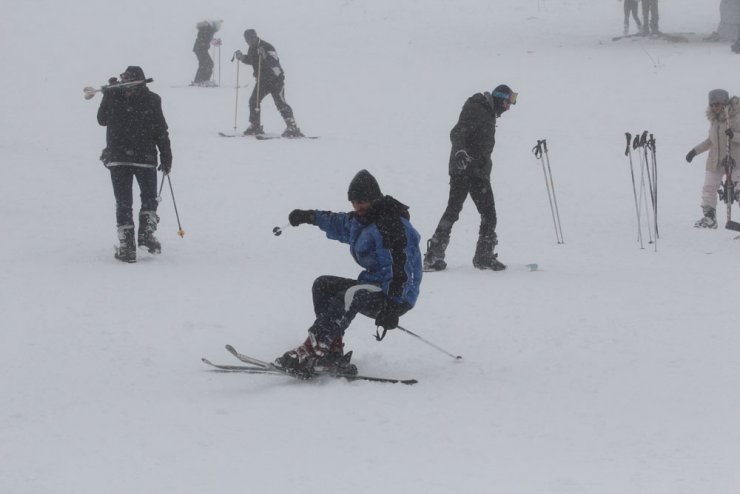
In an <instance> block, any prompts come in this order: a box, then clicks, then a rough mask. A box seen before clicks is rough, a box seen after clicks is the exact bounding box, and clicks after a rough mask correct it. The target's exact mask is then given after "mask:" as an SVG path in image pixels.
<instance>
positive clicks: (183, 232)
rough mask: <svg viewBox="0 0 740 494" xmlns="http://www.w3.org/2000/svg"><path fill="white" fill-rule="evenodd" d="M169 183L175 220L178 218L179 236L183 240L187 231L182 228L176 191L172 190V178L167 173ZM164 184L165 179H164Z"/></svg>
mask: <svg viewBox="0 0 740 494" xmlns="http://www.w3.org/2000/svg"><path fill="white" fill-rule="evenodd" d="M166 175H167V182H168V183H169V184H170V194H172V205H173V206H174V207H175V218H177V234H178V235H180V238H183V237H184V236H185V230H183V229H182V226H181V225H180V215H179V214H178V213H177V203H176V202H175V191H174V190H172V179H171V178H170V174H169V173H167V174H166ZM162 184H164V177H162Z"/></svg>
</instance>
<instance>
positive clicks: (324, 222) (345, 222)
mask: <svg viewBox="0 0 740 494" xmlns="http://www.w3.org/2000/svg"><path fill="white" fill-rule="evenodd" d="M314 214H315V218H316V219H315V223H316V226H318V227H319V228H320V229H321V230H322V231H323V232H325V233H326V237H327V238H329V239H331V240H338V241H339V242H342V243H343V244H349V241H350V217H349V215H348V214H347V213H332V212H330V211H314Z"/></svg>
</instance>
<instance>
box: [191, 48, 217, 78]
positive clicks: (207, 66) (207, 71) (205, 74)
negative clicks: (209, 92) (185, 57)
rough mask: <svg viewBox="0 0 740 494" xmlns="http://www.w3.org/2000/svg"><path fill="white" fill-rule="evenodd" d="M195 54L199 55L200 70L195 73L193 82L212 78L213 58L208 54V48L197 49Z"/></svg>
mask: <svg viewBox="0 0 740 494" xmlns="http://www.w3.org/2000/svg"><path fill="white" fill-rule="evenodd" d="M195 56H196V57H198V71H197V72H196V73H195V79H194V80H193V82H206V81H209V80H211V75H212V74H213V60H212V59H211V56H210V55H209V54H208V50H205V51H200V50H199V51H196V52H195Z"/></svg>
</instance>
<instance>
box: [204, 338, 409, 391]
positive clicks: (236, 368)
mask: <svg viewBox="0 0 740 494" xmlns="http://www.w3.org/2000/svg"><path fill="white" fill-rule="evenodd" d="M226 350H227V351H228V352H229V353H230V354H232V355H233V356H234V357H236V358H237V359H239V360H240V361H242V362H244V363H246V364H249V365H220V364H214V363H213V362H211V361H210V360H208V359H206V358H202V359H201V360H202V361H203V363H204V364H207V365H210V366H211V367H213V368H215V369H216V370H219V371H222V372H243V373H247V374H275V375H280V376H288V377H292V378H295V379H301V380H308V379H312V378H316V377H324V376H327V377H333V378H336V379H346V380H348V381H371V382H379V383H391V384H408V385H411V384H416V383H417V382H418V381H417V380H416V379H392V378H386V377H375V376H362V375H357V374H342V373H337V372H328V371H316V372H314V373H313V374H312V375H311V376H305V375H302V374H295V373H292V372H290V371H288V370H286V369H283V368H280V367H277V366H276V365H275V364H272V363H270V362H264V361H262V360H258V359H256V358H253V357H249V356H247V355H244V354H242V353H239V352H238V351H237V350H236V348H234V347H233V346H231V345H226Z"/></svg>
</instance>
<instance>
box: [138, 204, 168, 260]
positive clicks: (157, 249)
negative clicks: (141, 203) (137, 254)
mask: <svg viewBox="0 0 740 494" xmlns="http://www.w3.org/2000/svg"><path fill="white" fill-rule="evenodd" d="M157 223H159V216H157V213H155V212H154V211H141V212H140V213H139V235H138V239H137V240H138V244H139V247H143V248H145V249H146V250H147V251H149V253H150V254H161V253H162V245H161V244H160V243H159V240H157V237H155V236H154V232H155V231H157Z"/></svg>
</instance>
